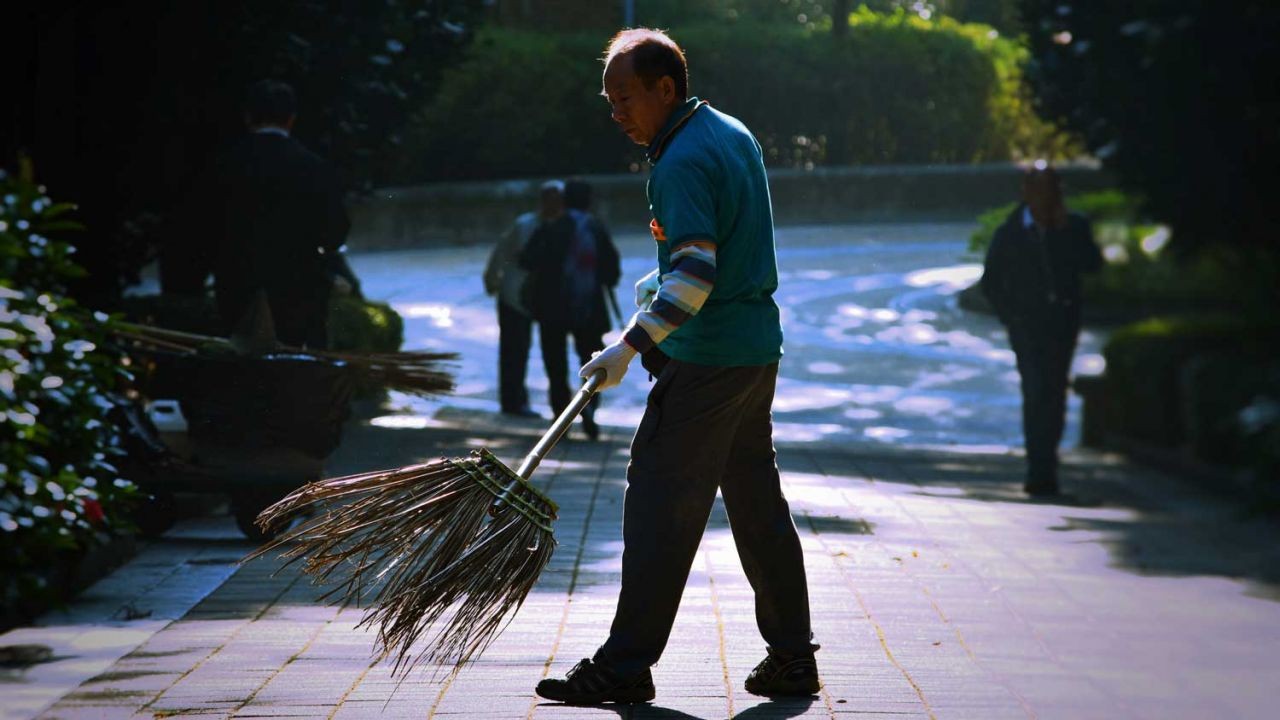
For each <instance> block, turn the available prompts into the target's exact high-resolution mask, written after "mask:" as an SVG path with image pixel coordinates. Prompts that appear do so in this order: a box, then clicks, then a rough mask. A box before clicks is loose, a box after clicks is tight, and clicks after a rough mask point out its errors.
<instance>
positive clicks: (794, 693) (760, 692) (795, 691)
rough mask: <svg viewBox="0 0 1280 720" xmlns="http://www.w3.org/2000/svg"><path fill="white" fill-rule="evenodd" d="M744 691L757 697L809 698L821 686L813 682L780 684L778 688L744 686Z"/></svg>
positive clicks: (815, 693) (816, 692)
mask: <svg viewBox="0 0 1280 720" xmlns="http://www.w3.org/2000/svg"><path fill="white" fill-rule="evenodd" d="M744 689H745V690H746V691H747V692H749V693H751V694H752V695H757V696H759V697H811V696H813V695H817V694H818V691H819V690H820V689H822V686H821V684H820V683H817V682H814V683H812V684H810V683H804V684H803V685H801V684H798V683H797V684H782V685H781V686H779V687H771V688H760V687H754V688H753V687H751V686H750V685H748V686H745V688H744Z"/></svg>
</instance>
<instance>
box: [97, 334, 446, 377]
mask: <svg viewBox="0 0 1280 720" xmlns="http://www.w3.org/2000/svg"><path fill="white" fill-rule="evenodd" d="M108 328H109V331H110V332H111V334H112V335H114V336H115V337H116V338H117V339H118V340H120V341H123V342H126V343H128V344H129V345H130V346H131V348H132V349H133V350H135V351H141V352H144V353H145V352H148V351H153V352H161V353H174V354H178V355H192V356H195V355H199V354H201V353H218V354H244V353H243V350H242V349H241V348H239V347H237V344H236V342H235V341H234V340H230V339H227V338H220V337H213V336H210V335H198V334H196V333H189V332H182V331H179V330H169V329H167V328H159V327H153V326H151V325H142V324H138V323H130V322H124V321H120V320H116V321H112V322H111V323H110V324H109V325H108ZM263 354H274V355H289V356H292V357H294V358H297V359H314V360H315V361H316V362H323V363H329V364H338V365H343V366H345V367H347V368H349V369H350V370H351V371H352V372H353V373H354V374H355V375H356V376H357V377H359V378H360V379H361V380H363V381H364V383H365V384H368V385H373V386H377V387H383V388H386V389H388V390H398V391H400V392H405V393H411V394H414V395H440V394H444V393H448V392H451V391H452V390H453V376H452V375H451V374H450V373H449V372H448V371H447V370H446V369H445V368H444V364H445V363H447V362H448V361H451V360H456V359H457V357H458V356H457V354H456V353H428V352H394V353H363V352H335V351H331V350H311V349H306V350H304V349H300V348H292V347H288V346H284V345H279V346H273V347H272V348H271V350H270V353H263Z"/></svg>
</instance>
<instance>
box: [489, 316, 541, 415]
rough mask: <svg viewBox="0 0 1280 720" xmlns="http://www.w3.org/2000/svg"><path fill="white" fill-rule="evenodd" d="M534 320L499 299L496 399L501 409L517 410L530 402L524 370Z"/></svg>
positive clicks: (505, 410)
mask: <svg viewBox="0 0 1280 720" xmlns="http://www.w3.org/2000/svg"><path fill="white" fill-rule="evenodd" d="M532 338H533V320H532V319H530V317H529V316H528V315H525V314H524V313H522V312H520V311H519V310H517V309H515V308H513V307H511V306H510V305H508V304H506V303H504V302H502V301H501V300H499V301H498V402H499V403H500V404H501V405H502V412H516V411H518V410H521V409H523V408H525V407H527V406H528V405H529V391H528V389H526V388H525V384H524V378H525V370H526V368H528V367H529V346H530V345H531V344H532V343H531V341H532Z"/></svg>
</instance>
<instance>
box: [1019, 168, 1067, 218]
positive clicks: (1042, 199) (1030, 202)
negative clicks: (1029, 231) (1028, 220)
mask: <svg viewBox="0 0 1280 720" xmlns="http://www.w3.org/2000/svg"><path fill="white" fill-rule="evenodd" d="M1022 199H1023V201H1024V202H1026V203H1027V208H1028V209H1030V210H1031V217H1032V219H1034V220H1035V222H1036V224H1037V225H1040V226H1041V227H1056V226H1057V225H1059V224H1060V216H1061V214H1062V192H1061V190H1059V189H1058V184H1057V183H1056V182H1055V181H1054V180H1053V178H1051V177H1049V176H1048V175H1043V174H1042V175H1033V176H1031V177H1028V178H1027V179H1025V180H1024V181H1023V183H1022Z"/></svg>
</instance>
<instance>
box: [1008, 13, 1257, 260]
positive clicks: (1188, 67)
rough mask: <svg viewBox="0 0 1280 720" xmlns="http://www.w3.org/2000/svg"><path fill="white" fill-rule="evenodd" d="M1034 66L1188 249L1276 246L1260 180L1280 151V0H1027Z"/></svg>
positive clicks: (1065, 111) (1060, 114) (1075, 122)
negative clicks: (1217, 0)
mask: <svg viewBox="0 0 1280 720" xmlns="http://www.w3.org/2000/svg"><path fill="white" fill-rule="evenodd" d="M1022 11H1023V13H1022V14H1023V20H1024V23H1025V26H1026V29H1027V33H1028V37H1029V42H1030V48H1031V52H1032V55H1033V58H1034V60H1033V63H1032V65H1031V69H1030V74H1031V77H1032V79H1033V81H1034V86H1035V88H1036V91H1037V95H1038V97H1039V101H1040V106H1041V108H1042V109H1043V111H1044V114H1046V115H1047V116H1048V117H1049V118H1050V119H1053V120H1057V121H1060V122H1061V123H1063V124H1064V125H1065V126H1066V127H1069V128H1072V129H1074V130H1075V131H1077V132H1078V133H1079V134H1080V135H1081V136H1082V137H1083V139H1084V142H1085V143H1086V144H1087V146H1088V149H1089V150H1090V151H1092V152H1093V153H1094V154H1096V155H1097V156H1098V157H1100V158H1102V159H1103V161H1104V162H1105V163H1106V164H1107V166H1108V167H1110V168H1111V169H1113V170H1115V171H1116V172H1117V173H1118V175H1119V178H1120V180H1121V182H1122V183H1123V184H1124V186H1125V187H1126V188H1127V189H1129V190H1132V191H1135V192H1137V193H1139V194H1141V195H1142V196H1143V197H1145V198H1146V199H1147V202H1148V210H1149V212H1150V213H1151V214H1152V215H1154V216H1155V217H1156V218H1158V219H1160V220H1164V221H1167V222H1168V223H1169V224H1170V225H1171V226H1172V227H1173V240H1172V243H1173V245H1172V247H1174V248H1177V249H1178V250H1181V251H1183V252H1184V253H1185V252H1188V251H1194V250H1197V249H1199V248H1202V247H1204V246H1206V245H1209V244H1212V243H1216V242H1223V243H1230V244H1238V245H1255V246H1261V245H1266V246H1274V244H1275V241H1276V233H1277V226H1276V214H1275V212H1274V210H1273V208H1272V207H1271V202H1270V198H1269V197H1268V196H1267V195H1266V194H1265V192H1264V191H1263V189H1262V188H1263V187H1265V186H1266V185H1267V183H1268V181H1270V180H1271V177H1270V176H1271V175H1273V174H1274V172H1275V168H1276V167H1277V165H1278V164H1280V77H1278V75H1280V43H1277V42H1276V37H1277V36H1278V35H1280V5H1277V4H1276V3H1274V2H1267V1H1263V0H1239V1H1238V2H1234V3H1228V4H1226V5H1223V4H1218V3H1210V2H1207V0H1138V1H1135V2H1124V3H1111V2H1078V1H1075V0H1023V2H1022Z"/></svg>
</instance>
